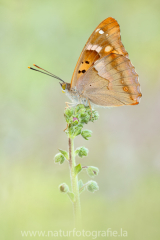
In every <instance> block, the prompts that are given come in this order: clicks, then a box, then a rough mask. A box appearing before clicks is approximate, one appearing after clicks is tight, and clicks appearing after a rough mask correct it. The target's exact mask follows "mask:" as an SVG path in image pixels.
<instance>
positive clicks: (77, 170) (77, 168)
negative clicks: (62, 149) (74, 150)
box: [74, 163, 82, 175]
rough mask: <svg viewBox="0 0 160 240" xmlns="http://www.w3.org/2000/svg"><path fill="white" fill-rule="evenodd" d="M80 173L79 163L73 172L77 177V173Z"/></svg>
mask: <svg viewBox="0 0 160 240" xmlns="http://www.w3.org/2000/svg"><path fill="white" fill-rule="evenodd" d="M80 171H82V166H81V164H80V163H79V164H78V165H77V166H75V168H74V172H75V174H76V175H77V174H78V173H80Z"/></svg>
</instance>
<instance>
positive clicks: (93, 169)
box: [86, 166, 99, 177]
mask: <svg viewBox="0 0 160 240" xmlns="http://www.w3.org/2000/svg"><path fill="white" fill-rule="evenodd" d="M86 171H87V173H88V175H89V176H90V177H94V176H97V175H98V173H99V169H98V168H97V167H93V166H89V167H88V168H86Z"/></svg>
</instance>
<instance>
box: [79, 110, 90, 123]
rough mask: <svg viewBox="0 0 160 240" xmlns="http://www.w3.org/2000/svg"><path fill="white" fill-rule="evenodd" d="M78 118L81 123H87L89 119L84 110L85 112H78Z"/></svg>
mask: <svg viewBox="0 0 160 240" xmlns="http://www.w3.org/2000/svg"><path fill="white" fill-rule="evenodd" d="M80 118H81V123H86V124H87V123H88V122H89V120H90V115H89V114H88V113H87V112H85V113H82V114H80Z"/></svg>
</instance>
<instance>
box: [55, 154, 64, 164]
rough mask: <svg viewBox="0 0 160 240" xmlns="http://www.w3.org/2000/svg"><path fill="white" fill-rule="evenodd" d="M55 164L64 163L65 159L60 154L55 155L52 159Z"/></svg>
mask: <svg viewBox="0 0 160 240" xmlns="http://www.w3.org/2000/svg"><path fill="white" fill-rule="evenodd" d="M54 161H55V163H60V164H62V163H63V162H64V161H65V157H64V156H63V154H62V153H57V154H56V155H55V157H54Z"/></svg>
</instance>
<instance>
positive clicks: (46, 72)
mask: <svg viewBox="0 0 160 240" xmlns="http://www.w3.org/2000/svg"><path fill="white" fill-rule="evenodd" d="M33 65H34V66H35V67H37V68H39V69H41V70H43V71H45V72H43V71H40V70H38V69H35V68H32V67H28V68H29V69H31V70H34V71H37V72H40V73H43V74H46V75H48V76H50V77H53V78H56V79H58V80H60V81H62V82H64V81H63V80H62V79H61V78H59V77H58V76H56V75H54V74H53V73H50V72H48V71H47V70H45V69H43V68H41V67H39V66H37V65H36V64H33Z"/></svg>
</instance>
